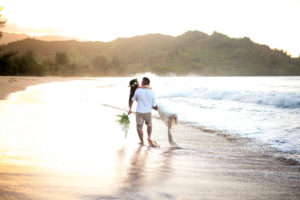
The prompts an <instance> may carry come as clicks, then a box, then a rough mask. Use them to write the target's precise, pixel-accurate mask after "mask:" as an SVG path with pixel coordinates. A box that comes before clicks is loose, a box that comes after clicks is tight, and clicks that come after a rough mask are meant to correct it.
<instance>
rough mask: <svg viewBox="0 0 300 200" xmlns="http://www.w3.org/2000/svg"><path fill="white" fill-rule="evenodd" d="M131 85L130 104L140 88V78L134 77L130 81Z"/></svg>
mask: <svg viewBox="0 0 300 200" xmlns="http://www.w3.org/2000/svg"><path fill="white" fill-rule="evenodd" d="M129 87H130V94H129V104H130V101H131V99H132V97H133V95H134V93H135V91H136V89H137V88H138V80H137V79H132V80H131V81H130V82H129Z"/></svg>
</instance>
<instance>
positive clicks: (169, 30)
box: [2, 0, 300, 56]
mask: <svg viewBox="0 0 300 200" xmlns="http://www.w3.org/2000/svg"><path fill="white" fill-rule="evenodd" d="M2 4H3V6H4V9H3V11H2V13H3V15H4V16H5V17H7V19H8V24H14V25H16V26H11V25H8V26H7V29H6V30H7V31H9V32H25V33H27V34H30V35H44V34H48V35H49V31H50V32H51V33H50V34H51V35H53V34H56V35H62V36H75V37H80V38H83V39H88V40H100V41H111V40H114V39H116V38H118V37H132V36H135V35H144V34H147V33H162V34H168V35H173V36H177V35H180V34H182V33H184V32H186V31H188V30H200V31H203V32H205V33H208V34H211V33H212V32H213V31H218V32H221V33H224V34H227V35H229V36H230V37H245V36H247V37H250V38H251V39H252V40H253V41H255V42H259V43H262V44H268V45H270V46H271V47H273V48H279V49H280V48H282V49H286V50H288V51H289V52H290V53H292V54H293V55H294V56H298V54H299V52H300V50H299V47H297V46H295V44H299V37H298V35H300V29H299V28H297V26H295V24H297V23H298V21H297V20H298V19H299V17H300V16H299V15H300V14H299V12H298V10H299V8H300V3H299V2H297V1H294V0H288V1H284V2H280V1H258V0H255V1H243V2H241V1H237V0H229V1H218V0H212V1H206V0H199V1H196V0H190V1H179V0H176V1H171V0H165V1H158V0H153V1H146V0H131V1H121V0H112V1H96V0H86V1H61V0H51V1H36V0H27V1H17V0H3V2H2ZM8 29H9V30H8Z"/></svg>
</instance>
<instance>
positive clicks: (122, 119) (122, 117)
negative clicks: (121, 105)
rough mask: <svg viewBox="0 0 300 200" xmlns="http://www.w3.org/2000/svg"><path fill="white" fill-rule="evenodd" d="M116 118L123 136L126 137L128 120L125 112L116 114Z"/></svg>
mask: <svg viewBox="0 0 300 200" xmlns="http://www.w3.org/2000/svg"><path fill="white" fill-rule="evenodd" d="M117 117H118V119H117V122H118V123H119V125H120V126H121V129H122V130H123V131H124V132H125V138H126V137H127V133H128V129H129V125H130V120H129V117H128V115H127V114H126V113H123V114H122V115H117Z"/></svg>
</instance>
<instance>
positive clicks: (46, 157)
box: [0, 102, 300, 200]
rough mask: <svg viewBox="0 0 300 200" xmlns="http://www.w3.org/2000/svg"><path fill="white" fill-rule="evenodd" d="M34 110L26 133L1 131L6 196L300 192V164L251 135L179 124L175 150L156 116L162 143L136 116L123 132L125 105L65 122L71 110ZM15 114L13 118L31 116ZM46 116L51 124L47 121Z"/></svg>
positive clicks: (0, 168) (183, 198)
mask: <svg viewBox="0 0 300 200" xmlns="http://www.w3.org/2000/svg"><path fill="white" fill-rule="evenodd" d="M15 103H16V102H12V105H14V104H15ZM7 104H9V102H7V103H5V105H2V106H4V108H3V107H0V112H1V111H2V113H4V112H6V111H5V106H6V105H7ZM39 106H40V105H39ZM1 108H2V110H1ZM18 109H20V108H19V107H18ZM34 109H35V107H33V109H29V111H28V112H33V113H34V116H33V118H32V119H34V120H38V121H35V122H32V121H33V120H32V119H31V117H30V116H26V119H25V120H28V121H26V123H24V124H26V126H29V128H28V130H29V132H28V133H27V134H26V138H24V134H25V132H26V127H25V126H24V128H23V129H22V130H24V132H20V131H14V132H12V133H11V134H12V137H11V138H9V136H8V133H7V132H5V133H3V132H2V133H0V145H1V150H0V199H1V200H2V199H3V200H4V199H46V200H47V199H49V200H50V199H54V200H56V199H58V200H59V199H62V200H67V199H68V200H69V199H75V200H76V199H84V200H90V199H91V200H100V199H110V200H112V199H145V200H148V199H155V200H156V199H168V200H169V199H180V200H191V199H295V200H296V199H299V198H300V166H299V164H298V163H295V162H292V161H288V160H285V159H282V158H280V157H277V156H276V152H272V151H270V150H266V149H264V148H263V147H256V146H254V145H253V144H252V143H251V142H249V141H247V140H242V139H235V138H231V137H225V136H222V135H218V134H217V133H210V132H205V131H202V130H200V129H198V128H194V127H192V126H189V125H183V124H180V125H178V126H177V127H176V128H175V132H174V139H175V141H176V143H177V144H178V145H179V146H180V147H181V148H180V149H175V148H172V147H170V146H169V144H168V139H167V127H166V126H165V125H164V124H163V123H162V121H161V120H159V119H153V126H154V127H153V136H152V138H153V139H154V140H156V141H157V142H158V143H159V144H160V147H159V148H151V147H149V146H147V145H146V146H142V147H141V146H139V145H138V137H137V134H136V130H135V127H134V124H135V123H134V116H131V120H132V121H133V123H132V124H131V126H130V129H129V133H128V137H127V139H126V140H125V139H124V137H123V136H124V135H123V134H124V133H122V132H121V131H120V129H119V127H118V126H117V124H116V123H115V121H114V119H115V115H116V114H120V112H121V111H120V110H116V109H113V108H111V107H106V106H98V107H97V108H96V109H95V107H89V106H87V105H86V106H85V107H84V110H83V111H82V112H83V115H82V116H77V115H76V117H74V118H72V121H67V120H66V121H65V122H64V123H61V121H62V120H61V119H64V115H66V116H67V113H63V112H62V113H60V117H62V118H59V117H58V115H54V116H52V115H50V114H47V115H45V113H47V112H49V111H48V110H43V112H41V113H42V114H41V113H38V111H40V109H43V108H41V107H38V109H37V110H34ZM65 109H66V110H68V107H67V106H66V107H65ZM7 110H8V111H7V112H9V113H10V112H11V111H10V110H9V109H7ZM52 110H53V109H52ZM25 112H27V111H26V110H25ZM54 113H55V111H54ZM85 113H89V115H87V114H85ZM10 114H11V119H5V122H7V123H9V122H12V123H18V124H19V123H20V122H21V120H24V119H23V118H22V117H19V116H18V117H16V115H13V113H10ZM72 115H74V114H72ZM91 116H92V117H91ZM45 119H46V120H50V121H51V122H52V123H51V124H47V123H45V124H42V123H43V122H44V120H45ZM83 119H85V121H84V123H85V124H84V123H83ZM112 119H113V120H112ZM0 120H1V115H0ZM19 120H20V121H19ZM99 122H101V123H100V125H99ZM30 123H32V124H42V125H40V127H38V126H36V127H33V126H30V125H31V124H30ZM59 123H60V124H59ZM53 124H55V125H56V126H53ZM0 127H1V126H0ZM87 128H88V129H87ZM62 130H63V131H62ZM7 138H9V139H7Z"/></svg>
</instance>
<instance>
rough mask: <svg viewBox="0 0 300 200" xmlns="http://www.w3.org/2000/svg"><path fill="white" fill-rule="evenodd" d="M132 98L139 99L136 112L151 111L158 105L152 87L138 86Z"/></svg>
mask: <svg viewBox="0 0 300 200" xmlns="http://www.w3.org/2000/svg"><path fill="white" fill-rule="evenodd" d="M131 100H132V101H135V100H136V101H137V107H136V112H140V113H149V112H151V110H152V107H155V106H156V101H155V94H154V92H153V91H152V90H151V89H145V88H138V89H137V90H136V91H135V93H134V95H133V97H132V98H131Z"/></svg>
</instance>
